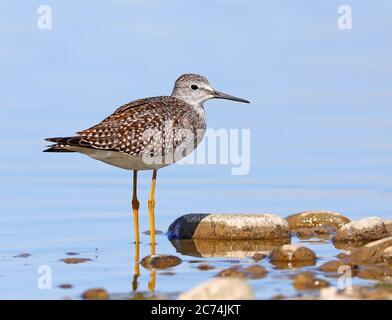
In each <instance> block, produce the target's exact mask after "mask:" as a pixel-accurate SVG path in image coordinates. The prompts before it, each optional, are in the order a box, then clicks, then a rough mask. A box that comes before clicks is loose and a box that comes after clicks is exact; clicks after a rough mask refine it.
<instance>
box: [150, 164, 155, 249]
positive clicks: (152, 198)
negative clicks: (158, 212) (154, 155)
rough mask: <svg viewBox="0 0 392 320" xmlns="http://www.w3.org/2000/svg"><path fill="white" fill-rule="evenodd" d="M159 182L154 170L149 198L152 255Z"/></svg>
mask: <svg viewBox="0 0 392 320" xmlns="http://www.w3.org/2000/svg"><path fill="white" fill-rule="evenodd" d="M156 180H157V170H156V169H154V170H153V172H152V182H151V192H150V197H149V198H148V211H149V214H150V238H151V255H154V254H155V217H154V208H155V183H156Z"/></svg>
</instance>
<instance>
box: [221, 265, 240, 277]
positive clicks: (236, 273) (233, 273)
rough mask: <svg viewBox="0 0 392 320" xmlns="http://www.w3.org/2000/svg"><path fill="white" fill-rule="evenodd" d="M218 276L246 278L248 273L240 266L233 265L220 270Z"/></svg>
mask: <svg viewBox="0 0 392 320" xmlns="http://www.w3.org/2000/svg"><path fill="white" fill-rule="evenodd" d="M217 277H231V278H246V273H245V272H243V271H242V270H241V268H239V267H231V268H228V269H224V270H222V271H220V272H219V273H218V274H217Z"/></svg>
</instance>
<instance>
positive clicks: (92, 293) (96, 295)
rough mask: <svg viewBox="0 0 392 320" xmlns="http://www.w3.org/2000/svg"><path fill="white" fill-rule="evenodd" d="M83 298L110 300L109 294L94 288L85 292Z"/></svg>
mask: <svg viewBox="0 0 392 320" xmlns="http://www.w3.org/2000/svg"><path fill="white" fill-rule="evenodd" d="M82 298H83V299H85V300H107V299H109V294H108V292H107V291H106V290H105V289H102V288H94V289H89V290H87V291H85V292H83V294H82Z"/></svg>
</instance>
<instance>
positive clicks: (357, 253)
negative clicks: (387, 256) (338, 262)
mask: <svg viewBox="0 0 392 320" xmlns="http://www.w3.org/2000/svg"><path fill="white" fill-rule="evenodd" d="M391 246H392V237H389V238H384V239H381V240H377V241H373V242H370V243H368V244H366V245H364V246H362V247H360V248H358V249H355V250H354V251H353V252H352V253H351V254H349V255H348V256H347V257H345V258H344V259H343V262H344V263H345V264H349V265H360V264H369V263H375V262H377V261H379V260H380V259H381V257H382V255H383V253H384V250H385V249H386V248H388V247H391Z"/></svg>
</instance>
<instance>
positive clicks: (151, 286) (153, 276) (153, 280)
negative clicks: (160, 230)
mask: <svg viewBox="0 0 392 320" xmlns="http://www.w3.org/2000/svg"><path fill="white" fill-rule="evenodd" d="M151 255H152V256H153V255H155V243H151ZM156 273H157V272H156V270H155V269H154V268H152V269H151V273H150V281H149V282H148V289H149V290H150V291H154V290H155V283H156V277H157V275H156Z"/></svg>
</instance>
